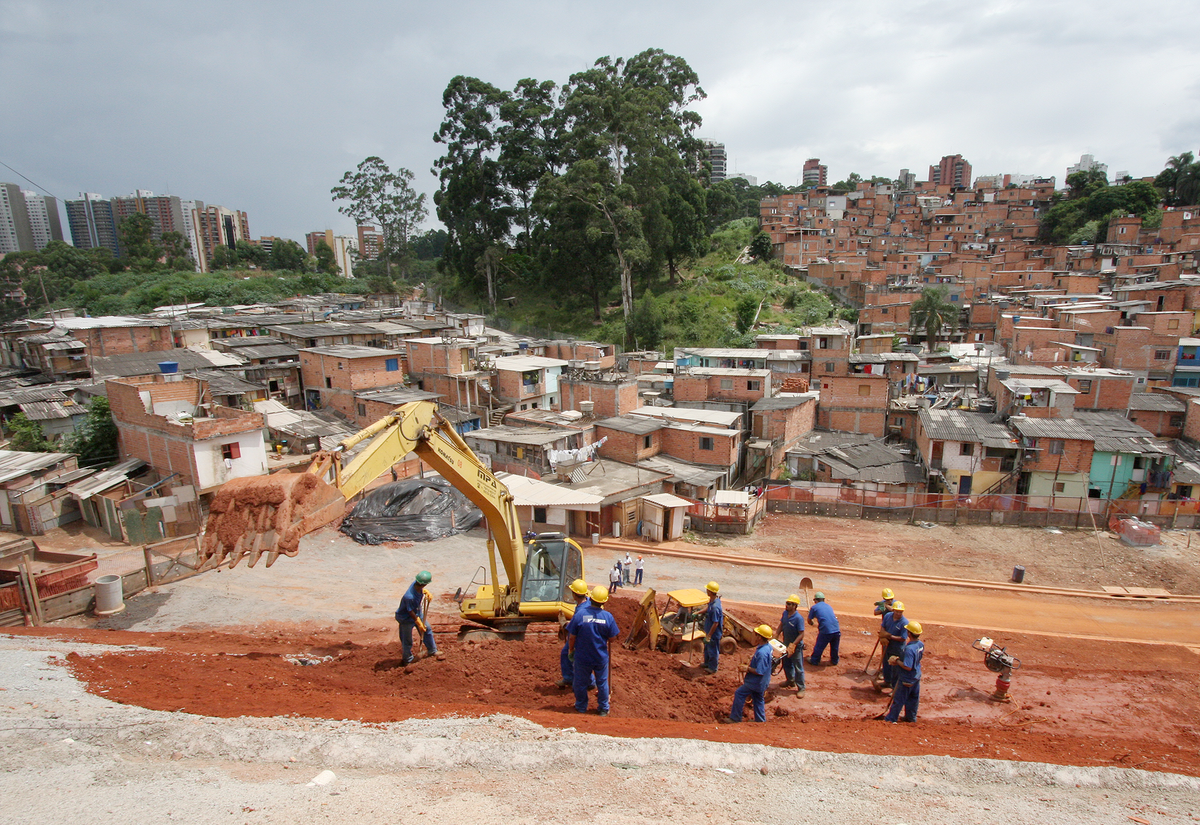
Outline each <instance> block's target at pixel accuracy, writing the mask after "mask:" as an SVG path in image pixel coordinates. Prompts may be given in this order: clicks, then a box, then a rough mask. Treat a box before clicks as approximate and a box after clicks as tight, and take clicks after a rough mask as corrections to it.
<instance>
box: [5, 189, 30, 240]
mask: <svg viewBox="0 0 1200 825" xmlns="http://www.w3.org/2000/svg"><path fill="white" fill-rule="evenodd" d="M33 249H34V246H33V230H32V229H31V227H30V226H29V212H28V210H27V209H26V207H25V196H24V195H22V194H21V187H19V186H17V185H16V184H15V183H0V255H6V254H8V253H9V252H31V251H33Z"/></svg>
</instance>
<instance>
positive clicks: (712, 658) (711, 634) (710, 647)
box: [700, 582, 725, 673]
mask: <svg viewBox="0 0 1200 825" xmlns="http://www.w3.org/2000/svg"><path fill="white" fill-rule="evenodd" d="M704 589H705V591H706V592H707V593H708V604H706V605H705V606H704V607H702V608H700V610H701V611H702V612H703V613H704V669H705V670H707V671H708V672H709V673H716V672H717V665H718V664H720V661H721V636H722V634H724V632H725V609H724V608H723V607H721V597H720V596H718V595H717V594H718V593H719V592H720V591H721V585H719V584H717V583H716V582H709V583H708V585H707V586H705V588H704Z"/></svg>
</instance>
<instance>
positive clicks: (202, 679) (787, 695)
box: [18, 596, 1200, 775]
mask: <svg viewBox="0 0 1200 825" xmlns="http://www.w3.org/2000/svg"><path fill="white" fill-rule="evenodd" d="M609 604H610V606H611V608H612V611H613V613H614V614H615V615H616V616H617V620H618V623H619V624H620V625H621V627H622V631H623V632H627V631H628V628H629V626H630V623H631V621H632V618H633V614H634V612H635V611H636V609H637V602H636V601H634V600H633V599H628V598H623V597H620V596H617V597H614V598H612V599H610V601H609ZM745 618H747V619H750V618H754V619H758V618H763V619H768V620H769V617H750V616H747V617H745ZM842 625H843V643H842V660H841V662H840V663H839V664H838V665H837V666H836V667H829V666H825V667H816V668H812V667H810V668H808V673H807V681H808V691H807V694H806V696H805V698H803V699H801V698H798V697H797V696H796V694H795V693H794V692H792V691H782V690H773V691H771V693H769V695H768V701H769V705H768V717H769V718H768V722H767V724H764V725H758V724H752V723H744V724H741V725H735V726H719V725H717V724H715V721H714V720H715V718H716V717H717V716H718V715H720V714H724V713H727V712H728V710H729V704H730V700H731V697H732V695H733V691H734V688H736V686H737V685H738V684H739V683H740V677H739V676H738V675H737V668H736V665H737V664H738V663H739V662H744V661H746V660H747V659H748V658H749V653H750V651H749V649H743V650H739V651H738V653H737V654H735V655H733V656H726V657H723V658H722V660H721V670H720V672H719V673H718V674H716V675H715V676H709V675H707V674H704V673H703V671H701V670H700V669H699V668H698V667H696V666H695V665H698V664H699V662H698V661H697V662H695V663H692V665H691V666H689V664H688V663H687V662H686V658H681V657H675V656H668V655H666V654H663V653H661V652H657V651H655V652H651V651H645V650H640V651H628V650H625V649H624V648H623V647H616V648H614V652H613V662H612V693H613V695H612V715H611V716H609V717H608V718H599V717H597V716H595V714H594V712H593V713H589V714H587V715H580V714H576V713H575V712H574V710H573V697H572V695H571V692H570V691H569V690H562V689H559V688H556V687H555V686H554V681H555V680H556V679H557V678H558V676H559V651H560V650H561V647H562V643H561V642H560V641H559V639H558V635H557V633H556V632H554V631H553V630H552V629H550V628H544V629H540V630H538V631H537V632H534V633H531V634H530V635H529V637H528V639H527V640H526V641H525V642H523V643H517V642H500V641H485V642H461V643H460V642H458V641H457V640H456V639H455V631H456V630H457V627H458V622H457V619H456V617H453V616H451V615H443V616H441V617H435V621H434V627H435V631H436V632H437V634H438V639H439V647H440V648H441V649H442V650H443V651H444V652H445V653H447V657H446V660H445V661H441V662H439V661H435V660H433V659H424V660H420V661H418V662H417V663H416V664H415V665H414V666H413V667H412V668H411V669H410V672H408V673H406V672H405V671H404V668H403V667H402V666H401V664H400V649H399V642H398V641H397V639H396V633H395V626H394V625H392V626H387V625H381V624H378V623H376V624H373V625H354V624H351V623H346V625H345V626H344V627H343V628H339V629H336V630H335V629H328V630H320V631H316V632H313V631H312V630H311V629H306V628H300V627H295V626H280V627H278V628H274V629H271V630H270V631H263V630H259V631H258V632H257V633H256V634H254V635H246V634H242V633H238V632H235V631H231V632H211V631H206V632H195V633H188V632H172V633H134V632H129V631H107V632H106V631H97V630H69V629H60V630H48V629H37V630H26V631H18V632H25V633H30V634H39V635H53V636H59V637H67V638H77V639H79V640H81V641H90V642H105V643H108V644H123V645H137V646H138V649H131V650H127V651H121V652H115V653H108V654H105V655H100V656H79V655H72V656H70V657H69V659H68V661H69V666H70V667H71V669H72V670H73V672H74V673H75V674H76V676H77V677H78V678H79V679H80V680H81V681H83V682H85V683H86V684H87V685H88V688H89V690H91V691H92V692H95V693H97V694H100V695H103V696H105V697H107V698H109V699H111V700H113V701H117V702H122V703H126V704H131V705H138V706H142V707H146V708H151V709H155V710H165V711H180V712H184V713H192V714H200V715H205V716H217V717H236V716H261V717H269V716H283V715H296V716H303V717H312V718H325V719H352V720H360V721H363V722H368V723H370V722H387V721H393V720H398V719H406V718H412V717H433V716H447V715H451V714H456V715H470V716H483V715H488V714H491V713H495V712H504V713H509V714H514V715H520V716H524V717H526V718H528V719H531V720H532V721H535V722H538V723H539V724H542V725H547V726H551V727H569V726H570V727H577V728H579V729H581V730H586V731H589V732H594V733H605V734H609V735H613V736H626V737H655V736H670V737H680V738H691V739H698V740H714V741H731V742H758V743H763V744H769V745H777V746H783V747H804V748H808V749H816V750H825V751H831V752H863V753H885V752H886V753H897V754H943V755H950V756H963V757H985V758H994V759H1014V760H1028V761H1038V762H1053V763H1058V764H1077V765H1110V766H1117V767H1137V768H1142V769H1145V770H1165V771H1173V772H1179V773H1186V774H1191V775H1200V697H1197V695H1196V691H1195V689H1194V683H1195V667H1196V662H1195V658H1196V657H1195V654H1194V653H1192V652H1190V651H1188V650H1186V649H1184V648H1179V647H1173V646H1165V645H1163V646H1154V645H1144V646H1139V647H1137V648H1136V650H1131V648H1130V647H1129V646H1123V645H1116V644H1102V643H1095V642H1090V643H1087V644H1086V645H1082V644H1081V643H1079V642H1077V641H1071V640H1058V639H1053V638H1049V637H1037V636H1017V637H1013V638H1006V639H1002V640H999V641H1001V642H1002V643H1003V644H1006V645H1009V647H1010V650H1011V651H1012V652H1014V653H1017V654H1018V655H1019V656H1020V658H1021V659H1022V660H1023V662H1024V664H1025V666H1024V668H1023V669H1022V670H1021V671H1020V672H1019V673H1018V674H1017V677H1016V679H1014V682H1013V689H1012V694H1013V696H1014V699H1015V701H1014V702H1013V703H1012V704H1001V705H997V704H993V703H991V702H989V701H988V700H987V698H986V697H987V694H988V693H990V692H991V690H992V687H993V684H994V679H995V676H994V674H992V673H990V672H988V671H987V670H986V668H984V666H983V663H982V656H981V655H980V654H978V653H977V652H975V651H972V650H971V649H970V643H971V640H972V639H973V638H975V637H976V636H977V635H978V634H973V633H972V632H971V631H969V630H962V629H952V628H938V627H928V628H927V632H926V643H927V653H926V657H925V679H924V682H923V688H922V699H921V718H920V721H919V723H918V724H916V725H887V724H885V723H882V722H878V721H874V720H873V717H874V716H875V715H876V714H878V713H880V712H881V711H883V710H884V709H885V706H886V702H887V699H886V698H885V697H882V696H880V695H878V694H876V693H875V692H874V691H873V690H872V688H871V685H870V678H869V676H868V675H867V674H866V673H864V666H865V665H867V656H868V654H869V653H870V651H871V645H872V644H873V642H874V626H873V623H872V622H868V621H856V620H853V619H851V620H848V621H843V623H842ZM151 648H159V649H157V650H155V649H151ZM1131 656H1136V657H1137V658H1136V659H1131ZM877 664H878V658H877V657H876V659H875V662H874V663H873V664H872V665H871V669H873V668H874V667H876V666H877ZM780 681H782V677H779V676H776V678H775V680H774V683H775V684H776V685H778V684H779V682H780ZM593 706H594V701H593Z"/></svg>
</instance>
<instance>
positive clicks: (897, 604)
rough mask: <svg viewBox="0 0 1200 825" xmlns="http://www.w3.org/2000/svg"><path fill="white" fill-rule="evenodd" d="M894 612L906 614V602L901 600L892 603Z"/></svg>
mask: <svg viewBox="0 0 1200 825" xmlns="http://www.w3.org/2000/svg"><path fill="white" fill-rule="evenodd" d="M892 610H899V611H900V612H901V613H903V612H904V602H902V601H900V600H899V599H897V600H896V601H894V602H892Z"/></svg>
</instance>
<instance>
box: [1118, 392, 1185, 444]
mask: <svg viewBox="0 0 1200 825" xmlns="http://www.w3.org/2000/svg"><path fill="white" fill-rule="evenodd" d="M1186 410H1187V407H1186V406H1185V404H1184V402H1183V401H1181V400H1180V399H1179V398H1176V397H1174V396H1172V395H1169V394H1167V393H1164V392H1139V393H1136V394H1135V395H1133V396H1132V397H1131V398H1130V399H1129V409H1128V410H1127V411H1126V413H1125V414H1126V417H1127V418H1128V419H1129V420H1130V421H1132V422H1133V423H1134V424H1137V425H1138V426H1139V427H1144V428H1145V429H1147V430H1149V431H1150V432H1151V433H1153V434H1154V435H1156V436H1158V437H1159V438H1180V437H1181V436H1182V435H1183V423H1184V413H1185V412H1186Z"/></svg>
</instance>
